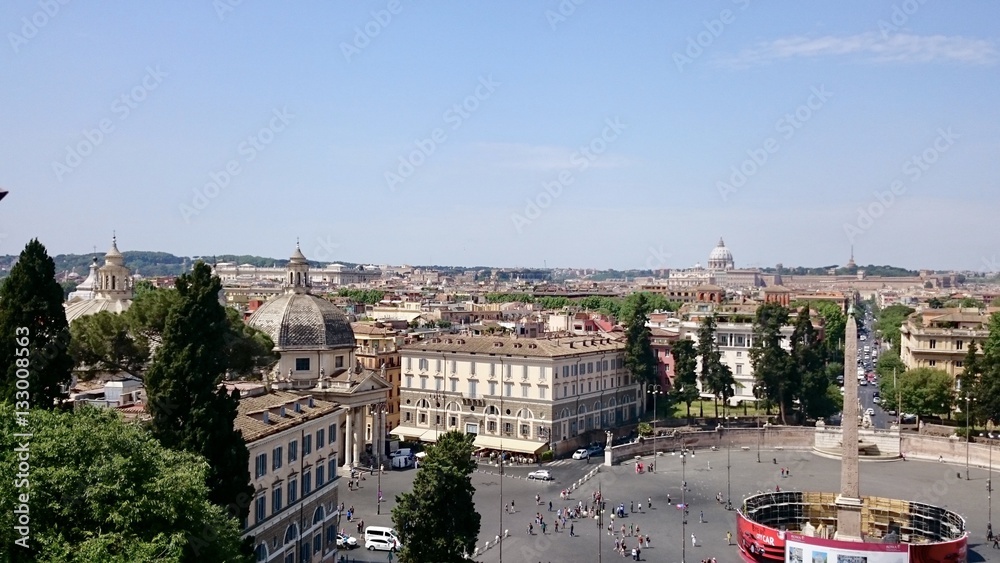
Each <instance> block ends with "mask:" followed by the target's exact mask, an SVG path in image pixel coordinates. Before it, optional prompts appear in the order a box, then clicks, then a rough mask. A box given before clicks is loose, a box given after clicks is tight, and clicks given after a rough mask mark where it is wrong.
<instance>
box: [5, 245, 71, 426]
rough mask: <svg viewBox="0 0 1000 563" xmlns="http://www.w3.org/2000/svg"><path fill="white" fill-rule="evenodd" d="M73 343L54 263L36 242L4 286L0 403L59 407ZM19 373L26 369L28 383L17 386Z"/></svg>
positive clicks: (67, 375)
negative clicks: (70, 348) (70, 347)
mask: <svg viewBox="0 0 1000 563" xmlns="http://www.w3.org/2000/svg"><path fill="white" fill-rule="evenodd" d="M69 343H70V334H69V325H68V324H67V322H66V311H65V309H63V290H62V287H61V286H60V285H59V284H58V283H57V282H56V265H55V262H53V260H52V258H50V257H49V254H48V252H47V251H46V250H45V246H44V245H43V244H42V243H40V242H38V239H32V240H31V241H30V242H29V243H28V244H27V245H26V246H25V247H24V250H23V251H22V252H21V255H20V257H19V258H18V261H17V264H15V265H14V267H13V268H11V270H10V275H9V276H8V277H7V278H6V279H5V280H4V283H3V286H2V287H0V393H2V396H0V401H12V402H15V404H18V403H19V404H20V406H25V405H27V406H28V407H29V408H43V409H51V408H54V407H55V406H57V404H58V401H59V400H60V399H62V398H64V397H65V394H64V393H63V391H62V385H64V384H68V383H69V381H70V378H71V372H72V370H73V357H72V356H71V355H70V353H69ZM25 350H27V352H24V351H25ZM19 370H22V371H21V374H22V375H24V373H25V372H24V371H23V370H27V374H28V375H27V377H26V378H21V380H22V381H27V384H24V383H21V384H20V386H18V377H17V374H18V371H19ZM25 387H27V388H26V389H25ZM18 410H26V409H21V408H18Z"/></svg>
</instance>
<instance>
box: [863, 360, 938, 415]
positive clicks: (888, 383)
mask: <svg viewBox="0 0 1000 563" xmlns="http://www.w3.org/2000/svg"><path fill="white" fill-rule="evenodd" d="M896 382H897V383H896V385H897V386H898V389H897V387H896V386H894V385H893V381H892V376H890V377H888V378H884V379H881V380H880V381H879V391H880V392H881V394H882V401H883V407H885V408H888V409H897V410H899V411H901V412H907V413H912V414H915V415H918V416H927V415H938V414H945V413H948V412H949V411H951V408H952V406H953V405H954V402H955V391H954V382H953V381H952V378H951V376H950V375H948V372H946V371H944V370H940V369H933V368H915V369H911V370H908V371H906V372H903V373H902V374H901V375H898V376H897V377H896ZM897 397H898V398H899V400H900V401H902V404H901V405H897V404H896V403H897Z"/></svg>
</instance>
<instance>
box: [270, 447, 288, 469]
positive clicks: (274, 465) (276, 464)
mask: <svg viewBox="0 0 1000 563" xmlns="http://www.w3.org/2000/svg"><path fill="white" fill-rule="evenodd" d="M284 459H285V456H283V455H281V446H278V447H276V448H274V450H273V451H272V452H271V469H272V470H274V469H281V462H282V461H283V460H284Z"/></svg>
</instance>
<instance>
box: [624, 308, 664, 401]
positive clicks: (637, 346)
mask: <svg viewBox="0 0 1000 563" xmlns="http://www.w3.org/2000/svg"><path fill="white" fill-rule="evenodd" d="M636 295H637V297H636V298H635V302H634V303H633V305H632V308H631V309H630V312H629V313H630V316H629V317H627V318H625V319H623V320H624V322H625V324H626V326H625V368H626V369H628V370H629V372H631V373H632V375H633V377H635V380H636V381H638V382H640V383H643V384H648V383H658V381H657V362H656V354H655V353H654V352H653V346H652V343H651V341H650V329H649V327H648V326H646V321H648V320H649V303H648V301H646V297H645V294H642V293H638V294H636Z"/></svg>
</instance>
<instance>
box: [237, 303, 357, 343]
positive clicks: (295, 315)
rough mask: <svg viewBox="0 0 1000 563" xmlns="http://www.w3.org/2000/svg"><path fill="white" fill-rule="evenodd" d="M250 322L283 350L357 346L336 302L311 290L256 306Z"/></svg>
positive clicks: (345, 317)
mask: <svg viewBox="0 0 1000 563" xmlns="http://www.w3.org/2000/svg"><path fill="white" fill-rule="evenodd" d="M247 323H248V324H249V325H250V326H252V327H254V328H256V329H258V330H260V331H262V332H265V333H267V335H268V336H270V337H271V340H273V341H274V344H275V346H276V347H278V348H280V349H284V350H295V349H311V350H320V349H323V350H325V349H329V348H338V347H342V346H349V347H352V348H353V347H354V331H353V330H351V323H350V322H349V321H348V320H347V316H346V315H345V314H344V313H343V312H341V310H340V309H338V308H337V307H336V305H334V304H333V303H330V302H329V301H327V300H326V299H323V298H322V297H317V296H315V295H311V294H309V293H286V294H284V295H280V296H278V297H275V298H274V299H271V300H270V301H268V302H267V303H264V304H263V305H261V306H260V308H259V309H257V310H256V311H255V312H254V314H253V315H251V316H250V319H249V320H248V321H247Z"/></svg>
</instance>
